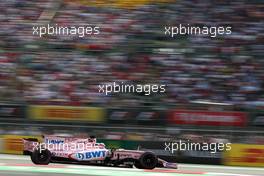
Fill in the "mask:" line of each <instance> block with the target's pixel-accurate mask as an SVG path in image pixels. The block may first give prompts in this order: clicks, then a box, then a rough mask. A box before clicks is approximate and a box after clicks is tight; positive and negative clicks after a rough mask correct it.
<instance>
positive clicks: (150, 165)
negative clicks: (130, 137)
mask: <svg viewBox="0 0 264 176" xmlns="http://www.w3.org/2000/svg"><path fill="white" fill-rule="evenodd" d="M157 164H158V158H157V156H156V155H155V154H153V153H151V152H146V153H144V154H142V155H141V157H140V158H139V160H137V161H136V162H135V167H136V168H138V169H154V168H155V167H156V166H157Z"/></svg>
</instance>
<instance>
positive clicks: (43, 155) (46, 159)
mask: <svg viewBox="0 0 264 176" xmlns="http://www.w3.org/2000/svg"><path fill="white" fill-rule="evenodd" d="M50 160H51V152H50V151H49V150H47V149H45V150H41V151H40V150H34V151H33V152H32V154H31V161H32V162H33V163H34V164H43V165H47V164H49V163H50Z"/></svg>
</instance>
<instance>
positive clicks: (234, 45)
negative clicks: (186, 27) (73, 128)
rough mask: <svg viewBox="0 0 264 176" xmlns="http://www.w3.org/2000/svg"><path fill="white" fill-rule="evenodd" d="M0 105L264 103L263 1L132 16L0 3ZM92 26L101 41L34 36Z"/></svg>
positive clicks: (190, 5)
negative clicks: (115, 86) (175, 29)
mask: <svg viewBox="0 0 264 176" xmlns="http://www.w3.org/2000/svg"><path fill="white" fill-rule="evenodd" d="M1 1H2V2H1V6H0V10H1V13H0V26H1V27H0V100H1V101H10V102H31V103H42V104H66V105H103V106H104V105H105V106H107V105H109V104H111V106H116V107H121V106H147V105H157V106H164V105H175V104H188V103H190V102H191V101H194V100H207V101H213V102H220V103H230V104H236V105H262V104H263V105H264V92H263V90H264V89H263V88H264V67H263V66H264V58H263V56H264V55H263V53H264V45H263V44H264V11H261V9H263V4H262V3H261V1H257V0H253V1H242V0H241V1H228V0H222V1H217V0H213V1H199V0H191V1H182V0H178V1H176V2H173V3H164V4H148V5H144V6H140V7H136V9H126V8H107V7H96V6H89V3H88V4H86V5H81V4H79V3H78V2H76V3H68V2H63V1H46V0H34V1H33V0H11V1H3V0H1ZM44 23H50V24H58V25H62V26H80V25H85V24H94V25H96V26H99V27H100V32H101V33H100V35H97V36H91V37H85V38H79V37H76V36H45V37H42V38H39V36H34V35H32V32H33V31H32V26H33V25H37V24H44ZM180 23H181V24H193V25H194V24H195V25H206V26H212V25H228V26H232V34H231V35H228V36H220V37H216V38H210V37H208V36H191V35H189V36H179V37H177V38H173V39H171V38H169V37H168V36H165V35H164V26H165V25H171V26H173V25H175V26H176V25H178V24H180ZM113 81H116V82H121V81H122V82H124V83H143V84H144V83H146V84H150V83H155V84H159V83H160V84H166V85H167V89H166V93H164V94H160V95H159V94H156V95H152V96H142V95H134V94H133V95H132V94H116V95H109V96H105V95H104V94H100V93H99V92H98V90H99V89H98V85H99V84H104V83H105V84H106V83H108V82H113Z"/></svg>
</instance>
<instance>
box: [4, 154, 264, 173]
mask: <svg viewBox="0 0 264 176" xmlns="http://www.w3.org/2000/svg"><path fill="white" fill-rule="evenodd" d="M63 175H66V176H70V175H74V176H84V175H86V176H261V175H264V168H256V167H229V166H213V165H197V164H179V169H177V170H174V169H154V170H142V169H135V168H113V167H98V166H84V165H72V164H53V163H51V164H49V165H46V166H43V165H34V164H33V163H32V162H31V160H30V158H29V156H20V155H6V154H0V176H63Z"/></svg>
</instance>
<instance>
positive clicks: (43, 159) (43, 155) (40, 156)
mask: <svg viewBox="0 0 264 176" xmlns="http://www.w3.org/2000/svg"><path fill="white" fill-rule="evenodd" d="M38 158H39V161H46V160H47V159H48V155H47V154H46V153H44V152H42V153H39V155H38Z"/></svg>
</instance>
